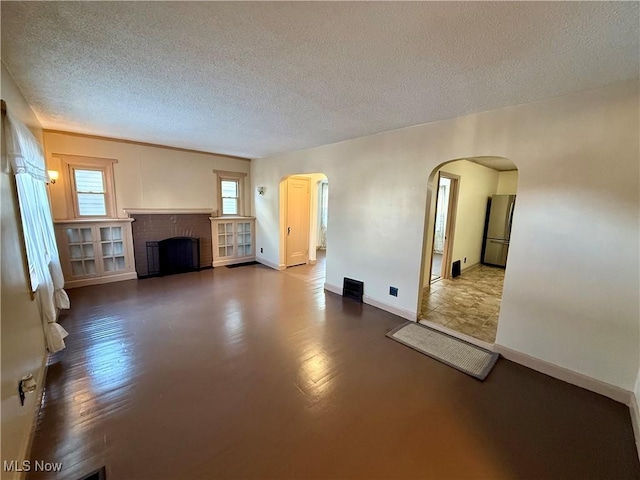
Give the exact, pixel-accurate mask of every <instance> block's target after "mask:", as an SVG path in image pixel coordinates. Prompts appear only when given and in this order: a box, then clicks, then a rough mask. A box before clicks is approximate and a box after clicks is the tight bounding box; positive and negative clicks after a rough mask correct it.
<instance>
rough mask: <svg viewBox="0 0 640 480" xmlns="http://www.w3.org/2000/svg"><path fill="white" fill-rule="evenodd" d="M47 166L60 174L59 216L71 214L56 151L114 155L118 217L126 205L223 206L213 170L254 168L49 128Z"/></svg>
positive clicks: (55, 194)
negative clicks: (219, 199) (220, 203)
mask: <svg viewBox="0 0 640 480" xmlns="http://www.w3.org/2000/svg"><path fill="white" fill-rule="evenodd" d="M44 141H45V147H46V154H47V166H48V168H49V169H51V170H58V171H59V172H60V177H61V178H60V180H58V182H57V183H56V184H55V185H53V186H52V187H51V189H50V191H51V200H52V205H53V215H54V218H55V219H64V218H67V209H66V199H65V196H64V191H65V190H64V189H65V184H66V182H67V179H66V178H65V175H64V174H65V172H64V171H63V169H62V168H61V165H60V163H61V162H60V160H59V159H57V158H55V154H66V155H81V156H88V157H99V158H114V159H116V160H118V163H117V164H115V165H114V177H115V189H116V203H117V208H118V217H126V216H127V215H126V214H125V213H124V212H123V211H122V209H123V208H149V209H154V208H165V209H189V208H194V209H200V208H209V209H213V210H217V209H218V200H217V199H218V188H217V182H216V176H215V175H214V173H213V170H222V171H231V172H243V173H248V172H249V171H250V167H249V164H250V162H249V161H248V160H243V159H238V158H233V157H225V156H221V155H213V154H207V153H195V152H189V151H183V150H177V149H170V148H162V147H155V146H150V145H144V144H136V143H132V142H122V141H118V140H110V139H101V138H95V137H88V136H82V135H74V134H65V133H59V132H48V131H45V132H44ZM244 188H245V192H244V201H245V205H246V212H245V213H246V214H247V215H249V213H250V209H251V204H250V201H251V197H252V195H251V184H250V179H249V178H247V179H246V180H245V185H244Z"/></svg>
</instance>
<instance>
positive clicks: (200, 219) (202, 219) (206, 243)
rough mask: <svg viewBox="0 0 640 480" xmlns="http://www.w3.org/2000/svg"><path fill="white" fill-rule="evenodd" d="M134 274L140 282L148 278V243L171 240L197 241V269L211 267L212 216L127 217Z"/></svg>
mask: <svg viewBox="0 0 640 480" xmlns="http://www.w3.org/2000/svg"><path fill="white" fill-rule="evenodd" d="M129 215H130V217H131V218H133V219H134V221H133V223H132V224H131V229H132V233H133V250H134V255H135V262H136V272H137V273H138V277H139V278H145V277H147V276H149V269H148V265H147V242H159V241H161V240H165V239H167V238H172V237H197V238H199V239H200V267H201V268H207V267H211V263H212V261H213V256H212V255H213V254H212V251H211V222H210V221H209V217H210V216H211V213H129Z"/></svg>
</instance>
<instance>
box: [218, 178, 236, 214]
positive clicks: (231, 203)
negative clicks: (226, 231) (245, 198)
mask: <svg viewBox="0 0 640 480" xmlns="http://www.w3.org/2000/svg"><path fill="white" fill-rule="evenodd" d="M239 184H240V182H239V181H238V180H230V179H226V180H220V192H221V194H222V215H239V214H240V208H239V207H240V185H239Z"/></svg>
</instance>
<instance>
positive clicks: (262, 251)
mask: <svg viewBox="0 0 640 480" xmlns="http://www.w3.org/2000/svg"><path fill="white" fill-rule="evenodd" d="M260 253H264V249H263V248H262V247H260ZM465 261H466V260H465Z"/></svg>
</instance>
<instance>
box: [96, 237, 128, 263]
mask: <svg viewBox="0 0 640 480" xmlns="http://www.w3.org/2000/svg"><path fill="white" fill-rule="evenodd" d="M123 242H124V240H123V237H122V227H120V226H117V227H100V246H101V247H102V269H103V270H104V273H110V272H117V271H120V270H125V269H126V268H127V263H126V261H125V254H124V243H123Z"/></svg>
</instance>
